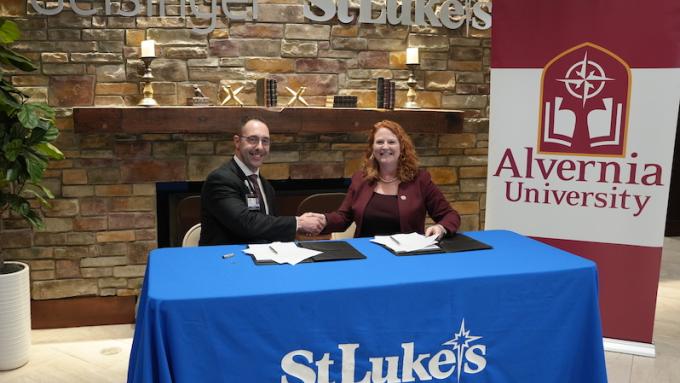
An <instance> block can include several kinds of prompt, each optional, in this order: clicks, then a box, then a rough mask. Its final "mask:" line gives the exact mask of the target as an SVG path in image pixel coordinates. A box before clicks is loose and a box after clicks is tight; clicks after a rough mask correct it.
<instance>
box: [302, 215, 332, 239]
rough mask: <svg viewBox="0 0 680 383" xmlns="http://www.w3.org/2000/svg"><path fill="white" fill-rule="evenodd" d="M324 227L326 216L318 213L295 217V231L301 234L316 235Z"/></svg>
mask: <svg viewBox="0 0 680 383" xmlns="http://www.w3.org/2000/svg"><path fill="white" fill-rule="evenodd" d="M324 227H326V216H325V215H323V214H319V213H305V214H303V215H301V216H299V217H297V231H298V233H301V234H309V235H318V234H319V233H320V232H321V230H323V228H324Z"/></svg>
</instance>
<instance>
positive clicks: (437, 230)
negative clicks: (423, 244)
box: [425, 224, 446, 240]
mask: <svg viewBox="0 0 680 383" xmlns="http://www.w3.org/2000/svg"><path fill="white" fill-rule="evenodd" d="M432 235H436V236H437V240H440V239H442V238H444V236H445V235H446V229H445V228H444V226H442V225H440V224H436V225H432V226H430V227H428V228H427V229H425V236H427V237H429V236H432Z"/></svg>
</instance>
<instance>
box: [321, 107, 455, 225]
mask: <svg viewBox="0 0 680 383" xmlns="http://www.w3.org/2000/svg"><path fill="white" fill-rule="evenodd" d="M426 212H427V214H429V215H430V217H431V218H432V220H433V221H434V222H436V224H435V225H433V226H430V227H428V228H427V230H425V213H426ZM352 222H355V223H356V231H355V234H354V236H355V237H373V236H376V235H389V234H395V233H412V232H418V233H421V234H423V233H424V234H425V235H428V236H429V235H437V236H438V237H439V238H441V237H443V236H444V235H446V234H450V233H455V232H456V230H458V227H459V226H460V216H459V215H458V212H456V211H455V210H453V209H452V208H451V205H450V204H449V203H448V202H447V201H446V198H444V195H443V194H442V192H441V191H440V190H439V188H437V186H436V185H435V184H434V183H433V182H432V177H431V176H430V173H429V172H427V171H426V170H423V169H418V157H417V156H416V151H415V148H414V146H413V142H412V141H411V138H409V136H408V135H407V134H406V132H405V131H404V129H403V128H402V127H401V126H400V125H399V124H397V123H396V122H394V121H388V120H384V121H380V122H378V123H377V124H375V125H374V126H373V131H372V132H371V135H370V138H369V141H368V148H367V150H366V156H365V159H364V166H363V169H362V170H360V171H358V172H356V173H354V175H353V176H352V184H351V185H350V186H349V190H347V196H346V197H345V200H344V201H343V202H342V205H341V206H340V208H339V209H338V210H337V211H335V212H333V213H329V214H326V227H325V228H324V230H323V232H324V233H330V232H333V231H344V230H345V229H347V227H349V225H351V224H352Z"/></svg>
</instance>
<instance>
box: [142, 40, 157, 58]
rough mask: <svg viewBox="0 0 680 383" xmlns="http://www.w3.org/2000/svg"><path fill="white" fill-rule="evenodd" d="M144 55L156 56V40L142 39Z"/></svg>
mask: <svg viewBox="0 0 680 383" xmlns="http://www.w3.org/2000/svg"><path fill="white" fill-rule="evenodd" d="M142 57H156V41H155V40H144V41H142Z"/></svg>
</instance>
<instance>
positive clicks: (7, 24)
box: [0, 20, 21, 44]
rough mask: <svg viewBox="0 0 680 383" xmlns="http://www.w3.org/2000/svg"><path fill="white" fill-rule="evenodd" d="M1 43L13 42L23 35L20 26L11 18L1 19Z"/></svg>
mask: <svg viewBox="0 0 680 383" xmlns="http://www.w3.org/2000/svg"><path fill="white" fill-rule="evenodd" d="M0 23H1V24H0V43H2V44H11V43H13V42H14V41H15V40H16V39H18V38H19V37H21V31H19V27H18V26H17V25H16V24H15V23H14V22H13V21H11V20H0Z"/></svg>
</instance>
